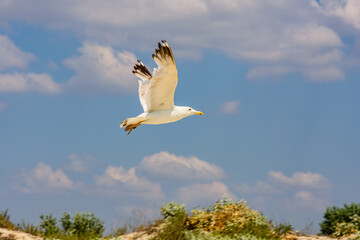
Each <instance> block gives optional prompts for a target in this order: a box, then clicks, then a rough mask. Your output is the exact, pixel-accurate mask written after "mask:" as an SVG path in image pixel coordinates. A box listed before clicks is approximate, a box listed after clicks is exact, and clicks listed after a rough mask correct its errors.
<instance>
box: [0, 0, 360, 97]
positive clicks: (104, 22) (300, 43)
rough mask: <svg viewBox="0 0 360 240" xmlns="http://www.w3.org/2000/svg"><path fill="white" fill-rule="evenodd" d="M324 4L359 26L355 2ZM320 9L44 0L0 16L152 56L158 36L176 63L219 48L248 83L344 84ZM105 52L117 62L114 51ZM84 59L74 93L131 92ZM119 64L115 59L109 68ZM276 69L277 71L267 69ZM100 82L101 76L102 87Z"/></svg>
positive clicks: (338, 45)
mask: <svg viewBox="0 0 360 240" xmlns="http://www.w3.org/2000/svg"><path fill="white" fill-rule="evenodd" d="M325 2H330V3H325ZM335 3H338V4H335ZM340 3H341V4H340ZM322 4H323V5H325V6H326V7H324V9H326V11H327V12H328V15H331V16H333V15H336V16H339V17H341V18H342V19H344V21H347V22H348V23H349V24H352V25H353V26H355V27H356V28H359V26H360V23H359V18H360V17H359V16H360V14H358V11H360V10H358V9H360V8H359V7H358V6H359V3H358V1H357V0H341V1H340V0H329V1H322ZM39 6H42V7H41V8H40V7H39ZM319 8H320V7H319V6H318V4H316V2H315V1H299V0H288V1H273V0H252V1H250V0H245V1H234V0H226V1H224V2H221V4H220V3H219V2H217V1H203V0H196V1H190V0H186V1H181V3H180V2H179V3H178V0H177V1H176V2H171V3H170V2H166V1H164V0H154V1H151V2H148V1H144V0H137V1H135V2H134V1H131V2H130V1H127V0H120V1H117V2H116V3H115V2H114V1H111V0H104V1H102V2H101V3H99V2H98V1H95V0H90V1H85V0H80V1H70V0H65V1H62V2H61V4H60V3H56V4H54V3H51V4H50V3H49V2H48V1H45V0H40V1H37V4H33V2H32V1H25V0H13V1H10V2H6V4H2V6H1V7H0V16H1V19H5V20H16V21H24V22H27V23H39V24H44V25H46V26H48V27H52V28H66V29H72V30H73V31H74V32H75V33H76V34H78V35H79V36H80V38H81V39H83V41H89V40H90V41H95V42H97V43H100V44H101V45H112V46H121V47H122V48H123V49H129V50H131V51H134V50H137V51H144V50H146V52H148V51H152V50H153V48H154V43H155V42H156V41H158V40H160V39H159V36H162V37H161V38H166V39H167V40H168V41H169V42H170V43H171V45H172V46H173V48H174V52H175V57H176V56H178V57H179V56H186V57H191V58H198V56H201V54H202V52H203V51H204V50H207V49H215V50H220V51H222V52H225V53H226V54H227V55H228V56H230V57H233V58H237V59H241V60H245V61H246V62H247V63H248V64H249V66H250V72H249V73H248V74H247V76H248V77H249V78H257V77H266V75H267V74H269V75H273V76H276V77H277V76H281V75H285V74H287V73H293V72H296V73H300V74H304V75H305V76H307V77H308V78H310V79H311V80H315V81H319V79H320V80H322V79H327V80H332V81H334V80H339V79H340V80H341V79H343V77H344V74H343V70H342V68H343V62H344V59H343V57H342V55H341V57H340V58H339V56H334V55H331V54H329V53H332V52H334V51H335V50H337V51H339V52H341V53H342V54H343V51H342V47H343V45H344V43H342V41H341V38H340V36H339V34H341V31H338V32H335V30H334V29H333V28H332V26H331V25H332V21H330V20H329V19H330V18H329V17H328V16H327V15H324V14H322V13H320V12H319ZM42 9H47V11H43V10H42ZM185 9H186V10H185ZM25 13H26V14H25ZM265 13H266V14H265ZM184 26H186V27H184ZM101 45H100V46H101ZM85 48H86V46H84V47H83V51H85V50H84V49H85ZM94 48H95V47H94ZM103 51H107V52H110V54H108V55H110V56H111V55H113V57H112V58H116V51H114V50H111V49H110V50H109V49H108V50H103ZM83 54H84V55H85V57H84V58H80V57H79V59H78V61H75V62H72V64H70V65H72V66H70V67H72V68H73V69H74V70H75V71H76V72H78V75H77V76H75V78H74V79H73V81H72V82H73V84H74V85H73V87H76V88H77V89H78V90H79V88H81V85H82V84H86V83H88V85H87V87H86V90H89V89H92V90H95V89H96V87H101V88H102V89H103V90H106V91H111V86H113V87H114V89H115V91H122V90H123V89H125V90H126V89H127V88H130V89H132V87H131V86H130V85H129V84H130V83H127V82H126V81H125V80H124V79H120V78H118V79H117V80H118V81H119V83H118V84H116V83H115V82H116V81H114V77H113V75H112V74H111V73H110V74H109V75H110V76H106V75H105V76H104V72H103V71H102V70H99V69H97V64H100V65H102V66H101V67H99V68H105V69H107V70H108V71H110V72H114V70H113V69H112V67H111V66H110V65H111V64H110V65H108V64H109V62H108V61H105V62H102V63H100V62H99V61H98V60H99V59H97V60H96V59H95V60H94V59H93V57H90V56H89V53H83ZM324 55H327V56H328V57H331V56H332V58H331V59H329V60H330V62H331V63H329V62H328V61H329V60H327V61H324V62H322V63H319V64H318V65H317V66H313V63H312V60H313V59H319V58H322V56H324ZM89 58H90V59H92V60H89ZM95 58H96V57H95ZM75 59H76V58H75ZM80 59H81V60H88V61H89V62H86V63H84V65H86V66H88V65H90V66H92V67H94V68H91V67H85V66H83V64H81V62H80ZM116 61H119V60H118V59H117V60H113V61H112V62H116ZM115 65H116V64H115ZM120 65H122V64H120ZM125 66H127V64H125ZM273 66H275V67H276V69H275V70H271V69H272V68H273ZM317 68H321V69H335V71H333V73H334V74H333V75H331V77H329V75H330V74H328V75H324V74H318V75H315V74H314V73H315V71H316V69H317ZM87 71H89V73H87ZM126 71H129V69H127V70H126ZM123 74H124V73H122V74H120V75H119V76H123ZM129 74H130V73H129ZM86 77H90V80H89V81H87V82H85V80H84V79H85V78H86ZM100 77H105V78H104V80H103V81H100V80H99V79H102V78H100ZM80 79H82V80H80ZM119 79H120V80H119ZM77 83H78V84H77ZM135 87H136V84H134V87H133V88H135Z"/></svg>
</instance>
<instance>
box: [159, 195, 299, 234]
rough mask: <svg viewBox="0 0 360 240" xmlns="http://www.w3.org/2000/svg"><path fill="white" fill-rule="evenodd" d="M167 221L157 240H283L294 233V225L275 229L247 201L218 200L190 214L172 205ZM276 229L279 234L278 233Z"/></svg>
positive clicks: (166, 213) (166, 207) (163, 211)
mask: <svg viewBox="0 0 360 240" xmlns="http://www.w3.org/2000/svg"><path fill="white" fill-rule="evenodd" d="M160 212H161V214H162V216H163V219H162V221H160V223H159V225H160V226H161V227H160V231H159V232H158V233H157V235H156V236H155V237H154V238H153V239H179V240H182V239H184V240H187V239H223V240H228V239H243V240H245V239H254V240H255V239H258V240H260V239H280V236H282V235H284V234H287V233H289V232H290V231H291V229H292V228H291V226H290V225H286V226H285V225H284V226H279V227H278V229H274V228H273V226H272V224H271V223H270V222H269V221H268V220H267V218H266V217H265V216H263V215H262V214H260V213H259V212H257V211H255V210H252V209H250V208H249V207H248V205H247V204H246V203H245V202H243V201H239V202H233V201H231V200H229V199H226V198H225V199H223V200H220V201H217V202H216V203H215V204H214V205H212V206H210V207H207V208H204V209H193V210H192V211H191V214H189V213H188V212H187V211H186V209H185V205H180V204H177V203H174V202H170V203H169V204H167V205H163V207H162V208H161V210H160ZM275 230H276V231H275Z"/></svg>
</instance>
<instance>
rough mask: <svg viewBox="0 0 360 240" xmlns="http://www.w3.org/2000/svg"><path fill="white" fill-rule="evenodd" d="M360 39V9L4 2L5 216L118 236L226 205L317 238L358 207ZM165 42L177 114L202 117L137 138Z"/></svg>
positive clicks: (1, 177)
mask: <svg viewBox="0 0 360 240" xmlns="http://www.w3.org/2000/svg"><path fill="white" fill-rule="evenodd" d="M359 36H360V3H359V2H358V1H357V0H331V1H312V0H307V1H303V0H290V1H270V0H266V1H263V0H262V1H260V0H259V1H258V0H255V1H247V0H243V1H232V0H227V1H223V2H222V3H221V4H220V3H219V2H218V1H204V0H196V1H193V0H192V1H190V0H189V1H181V2H180V1H168V2H164V1H160V0H156V1H151V2H148V1H141V0H139V1H135V2H134V1H131V2H129V1H117V2H114V1H110V0H109V1H107V0H106V1H95V0H91V1H82V0H79V1H70V0H69V1H61V3H60V2H51V1H43V0H37V1H25V0H14V1H5V2H1V3H0V56H1V58H0V162H1V168H0V209H2V210H5V209H9V212H10V214H11V215H12V217H13V219H14V220H17V221H20V220H21V219H24V220H26V221H29V222H33V223H37V222H38V221H39V217H38V216H39V215H40V214H41V213H49V212H52V213H53V214H55V215H60V214H61V213H62V212H64V211H70V212H75V211H91V212H94V213H95V214H96V215H98V216H99V217H101V218H102V219H103V220H105V221H106V224H107V226H114V225H116V224H119V222H121V219H124V218H126V217H127V216H129V215H131V212H132V210H133V209H140V210H141V211H144V212H146V213H148V214H149V215H153V214H154V211H155V212H156V211H158V209H159V208H160V206H161V204H162V203H166V202H169V201H171V200H175V201H179V202H183V203H186V204H187V206H188V207H189V208H191V207H194V206H206V204H209V203H212V202H214V201H216V200H218V199H220V198H221V197H222V196H223V195H224V194H225V195H227V196H229V197H232V198H233V199H236V200H239V199H245V200H247V201H248V203H249V205H250V206H251V207H253V208H255V209H258V210H261V211H262V212H263V213H264V214H265V215H266V216H268V217H269V218H271V219H275V220H276V221H288V222H291V223H292V224H293V225H294V226H295V227H296V228H299V229H301V228H302V227H303V226H305V225H307V224H309V223H310V222H312V221H313V222H314V224H315V226H314V228H317V223H318V222H319V221H320V220H321V218H322V214H323V212H324V210H325V209H326V207H327V206H332V205H342V204H344V203H350V202H358V201H359V199H360V185H359V184H358V183H359V182H360V177H359V174H358V169H359V168H360V161H359V156H360V124H359V122H360V97H359V96H360V95H359V90H360V82H359V76H360V72H359V65H360V38H359ZM162 39H166V40H167V41H168V42H169V44H170V46H171V47H172V49H173V52H174V55H175V59H176V63H177V68H178V75H179V84H178V87H177V90H176V93H175V103H176V104H177V105H189V106H191V107H193V108H195V109H198V110H201V111H203V112H204V113H205V115H204V116H196V117H190V118H186V119H183V120H181V121H179V122H177V123H173V124H166V125H159V126H148V125H143V126H141V127H139V128H138V129H136V130H135V131H133V132H132V133H131V134H130V135H129V136H126V134H125V132H124V131H123V130H122V129H120V128H119V124H120V123H121V121H122V120H124V119H125V118H127V117H132V116H136V115H137V114H139V113H141V111H142V109H141V106H140V103H139V100H138V96H137V81H136V78H135V77H134V76H133V75H132V74H131V70H132V66H133V64H134V63H135V61H136V59H137V58H139V59H141V60H142V61H143V62H144V63H145V65H147V66H148V68H149V69H152V68H153V67H155V63H154V62H153V61H152V58H151V54H152V53H153V52H154V48H155V47H156V44H157V42H158V41H160V40H162Z"/></svg>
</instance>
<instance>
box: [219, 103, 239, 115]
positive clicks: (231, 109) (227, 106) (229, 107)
mask: <svg viewBox="0 0 360 240" xmlns="http://www.w3.org/2000/svg"><path fill="white" fill-rule="evenodd" d="M239 107H240V101H228V102H225V103H224V104H223V105H222V106H221V108H220V110H221V112H223V113H226V114H235V113H238V112H240V109H239Z"/></svg>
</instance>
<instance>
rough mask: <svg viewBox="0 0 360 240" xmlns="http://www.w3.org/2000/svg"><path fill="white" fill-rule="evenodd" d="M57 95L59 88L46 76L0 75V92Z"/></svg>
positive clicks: (34, 74)
mask: <svg viewBox="0 0 360 240" xmlns="http://www.w3.org/2000/svg"><path fill="white" fill-rule="evenodd" d="M29 91H36V92H45V93H52V94H53V93H59V92H61V87H60V85H58V84H57V83H55V82H54V81H53V80H52V78H51V76H50V75H48V74H37V73H16V72H15V73H4V74H0V92H29Z"/></svg>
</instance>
